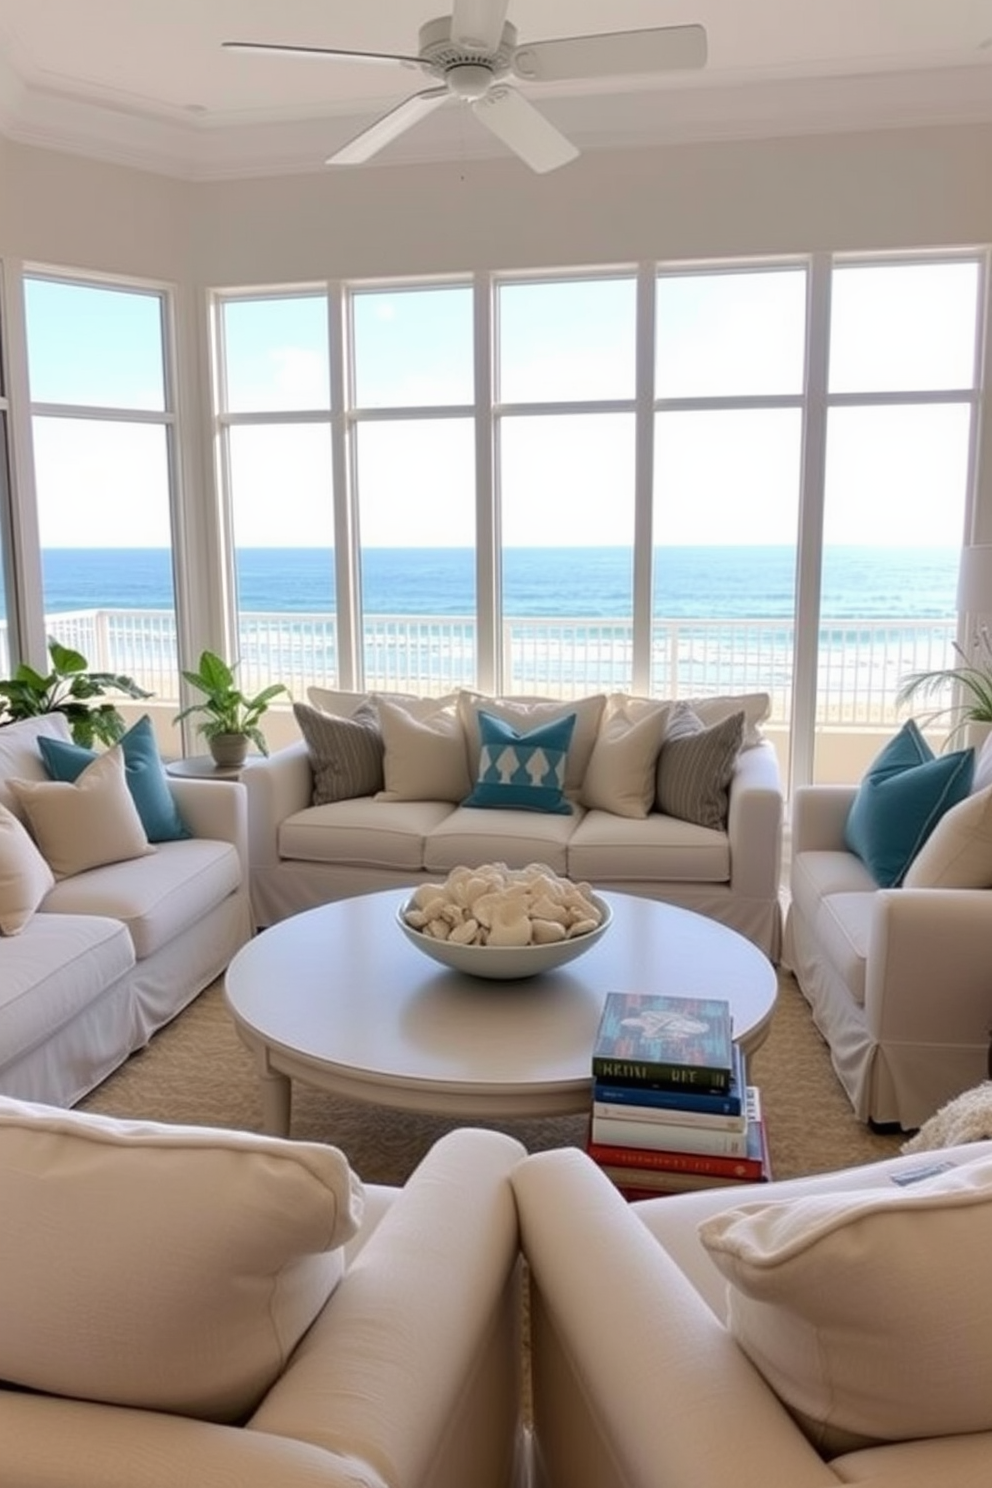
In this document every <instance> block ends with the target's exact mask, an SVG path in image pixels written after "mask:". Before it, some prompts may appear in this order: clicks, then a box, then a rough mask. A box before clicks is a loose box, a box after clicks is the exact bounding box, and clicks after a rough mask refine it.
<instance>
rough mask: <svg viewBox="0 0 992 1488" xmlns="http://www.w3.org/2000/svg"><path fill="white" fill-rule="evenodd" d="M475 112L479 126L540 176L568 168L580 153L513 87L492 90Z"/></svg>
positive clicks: (476, 106)
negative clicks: (570, 162) (493, 135)
mask: <svg viewBox="0 0 992 1488" xmlns="http://www.w3.org/2000/svg"><path fill="white" fill-rule="evenodd" d="M472 110H473V112H474V113H475V116H476V118H477V119H478V120H479V121H480V123H482V124H484V125H485V126H486V128H487V129H489V130H491V132H492V133H493V134H495V135H496V137H497V139H501V140H502V141H503V143H504V145H509V147H510V149H511V150H513V151H514V152H515V154H517V155H519V156H520V158H521V160H523V161H525V162H526V164H527V165H529V166H530V168H531V170H535V171H537V172H538V173H539V174H541V175H543V174H544V172H545V171H552V170H557V169H558V167H559V166H560V165H567V164H568V162H569V161H570V160H574V159H575V158H576V156H577V155H578V153H579V152H578V150H577V149H576V148H575V146H574V145H573V144H572V141H571V140H569V139H566V138H565V136H564V135H563V134H562V133H561V131H560V130H558V129H556V128H555V126H554V125H553V124H552V123H550V122H549V121H548V120H547V119H546V118H545V117H544V115H543V114H542V113H540V112H539V110H538V109H536V108H535V107H534V105H533V104H532V103H528V101H527V99H526V98H524V97H523V95H522V94H520V93H517V92H515V91H514V89H513V88H493V89H491V90H490V92H488V93H487V94H486V95H485V97H484V98H480V99H478V100H477V101H476V102H475V103H473V104H472Z"/></svg>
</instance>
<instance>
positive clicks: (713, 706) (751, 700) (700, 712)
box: [683, 692, 772, 749]
mask: <svg viewBox="0 0 992 1488" xmlns="http://www.w3.org/2000/svg"><path fill="white" fill-rule="evenodd" d="M683 702H685V703H686V704H687V705H688V706H689V707H690V708H691V709H692V711H693V712H694V713H695V715H696V717H697V718H698V719H699V721H700V722H701V723H703V724H705V725H706V727H707V728H708V727H709V726H710V724H712V723H723V721H724V720H725V719H727V718H730V717H731V715H732V714H734V713H741V712H742V713H743V714H744V737H743V740H742V742H741V748H742V749H753V748H754V746H755V744H760V743H761V741H762V739H763V738H764V737H765V736H764V734H763V733H762V732H761V725H762V724H763V723H764V722H765V720H766V719H767V718H768V717H769V715H770V714H771V711H772V700H771V697H770V696H769V694H768V693H767V692H743V693H741V694H740V695H739V696H738V697H733V696H730V697H698V698H684V699H683Z"/></svg>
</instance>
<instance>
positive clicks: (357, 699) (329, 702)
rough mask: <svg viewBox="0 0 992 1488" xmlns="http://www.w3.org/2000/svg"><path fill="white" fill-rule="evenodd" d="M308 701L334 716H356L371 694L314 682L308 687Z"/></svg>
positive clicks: (321, 710) (314, 706)
mask: <svg viewBox="0 0 992 1488" xmlns="http://www.w3.org/2000/svg"><path fill="white" fill-rule="evenodd" d="M307 701H308V702H309V703H310V705H311V707H313V708H318V709H319V710H320V712H321V713H329V714H330V716H331V717H332V718H354V716H355V714H356V713H357V712H358V710H359V708H360V707H362V705H363V704H364V703H367V702H368V701H369V694H368V693H367V692H343V691H341V689H340V688H337V687H317V686H316V684H314V685H312V686H310V687H308V688H307Z"/></svg>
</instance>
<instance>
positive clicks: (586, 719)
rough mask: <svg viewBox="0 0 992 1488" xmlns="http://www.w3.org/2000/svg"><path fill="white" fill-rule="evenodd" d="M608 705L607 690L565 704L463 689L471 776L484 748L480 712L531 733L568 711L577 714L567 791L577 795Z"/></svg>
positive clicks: (461, 703)
mask: <svg viewBox="0 0 992 1488" xmlns="http://www.w3.org/2000/svg"><path fill="white" fill-rule="evenodd" d="M605 706H606V694H605V693H597V694H596V695H595V696H594V697H584V698H573V699H571V700H570V701H569V702H564V703H563V702H557V701H555V700H554V699H553V698H492V697H485V696H483V695H482V694H481V693H478V692H469V691H468V690H467V689H463V690H462V691H461V692H460V693H459V694H458V716H459V718H460V719H461V721H462V728H463V730H464V733H465V745H466V749H467V750H468V763H469V769H470V771H471V774H472V779H473V780H476V779H477V778H478V774H479V755H480V753H481V750H482V737H481V735H480V733H479V713H480V711H481V712H483V713H489V714H492V716H493V717H495V718H500V719H502V721H503V722H504V723H508V724H509V725H510V727H511V728H514V729H516V730H517V732H518V733H520V734H529V733H530V732H531V730H532V729H535V728H539V727H540V726H541V724H544V723H554V722H556V721H557V720H558V719H559V718H567V717H568V715H569V713H574V714H575V728H574V729H573V731H572V742H571V744H570V745H569V746H568V757H567V759H566V761H565V792H566V794H569V793H575V794H577V793H578V791H579V790H580V788H581V786H582V781H583V780H584V778H585V773H586V769H587V768H588V765H589V760H590V758H591V756H592V751H593V747H594V745H595V743H596V734H597V732H598V731H599V720H600V719H601V718H602V716H603V709H604V708H605Z"/></svg>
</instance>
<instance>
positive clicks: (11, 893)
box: [0, 806, 55, 935]
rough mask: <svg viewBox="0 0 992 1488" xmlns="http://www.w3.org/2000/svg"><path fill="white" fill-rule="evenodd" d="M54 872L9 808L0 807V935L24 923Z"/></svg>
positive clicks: (16, 930)
mask: <svg viewBox="0 0 992 1488" xmlns="http://www.w3.org/2000/svg"><path fill="white" fill-rule="evenodd" d="M54 884H55V875H54V874H53V873H52V870H51V868H49V866H48V864H47V863H46V862H45V860H44V858H43V857H42V856H41V853H40V852H39V851H38V849H37V848H36V847H35V845H34V843H33V842H32V841H31V838H30V837H29V836H28V833H27V829H26V828H25V827H23V826H22V825H21V823H20V822H19V821H18V820H17V817H16V816H15V815H14V813H13V812H12V811H8V810H7V808H6V806H0V935H17V934H18V933H19V932H20V931H21V930H23V929H24V926H25V925H26V924H27V923H28V921H29V920H30V918H31V916H32V915H33V914H34V912H35V910H36V909H37V908H38V905H39V904H40V903H41V901H42V899H44V897H45V895H46V894H47V893H48V891H49V889H50V888H52V887H53V886H54Z"/></svg>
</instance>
